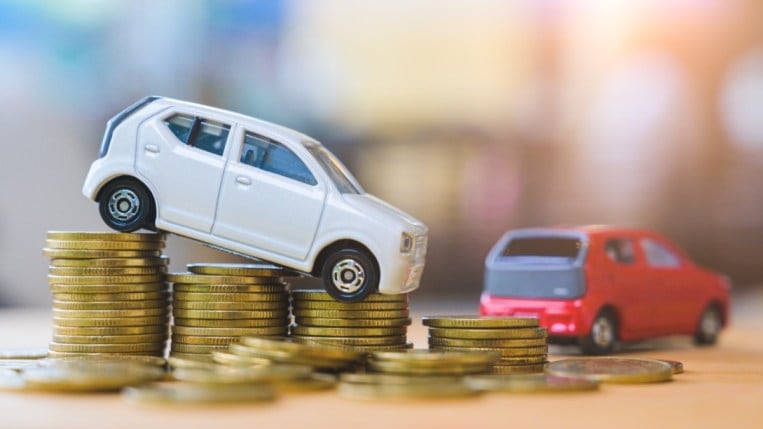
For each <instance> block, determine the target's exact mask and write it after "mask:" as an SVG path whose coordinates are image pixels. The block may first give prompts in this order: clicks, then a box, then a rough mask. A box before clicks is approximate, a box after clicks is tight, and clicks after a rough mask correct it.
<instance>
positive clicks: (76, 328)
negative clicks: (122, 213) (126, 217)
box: [43, 231, 169, 357]
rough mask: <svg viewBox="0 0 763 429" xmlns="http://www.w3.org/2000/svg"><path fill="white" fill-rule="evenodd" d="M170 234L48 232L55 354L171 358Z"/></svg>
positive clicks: (52, 350)
mask: <svg viewBox="0 0 763 429" xmlns="http://www.w3.org/2000/svg"><path fill="white" fill-rule="evenodd" d="M163 248H164V236H163V235H161V234H141V233H100V232H61V231H51V232H49V233H48V239H47V241H46V247H45V248H44V249H43V254H45V255H46V256H49V257H50V258H51V262H50V268H49V271H48V272H49V274H48V283H49V284H50V289H51V292H52V294H53V325H54V326H53V341H52V342H51V343H50V345H49V355H50V356H53V357H68V356H74V355H86V356H88V355H89V356H105V355H120V356H125V355H142V356H156V357H163V356H164V350H165V348H166V345H167V337H168V332H169V331H168V326H169V300H168V298H169V292H168V290H167V284H166V282H165V273H166V270H167V268H166V266H167V263H168V260H167V259H166V258H164V257H162V256H161V251H162V249H163Z"/></svg>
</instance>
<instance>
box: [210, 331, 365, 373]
mask: <svg viewBox="0 0 763 429" xmlns="http://www.w3.org/2000/svg"><path fill="white" fill-rule="evenodd" d="M230 353H231V354H232V355H234V356H238V357H239V358H243V359H238V360H235V359H232V358H231V357H230V356H228V355H226V354H224V353H216V354H215V355H214V357H215V360H216V361H217V362H220V363H229V362H236V361H237V362H251V363H255V362H256V361H257V360H264V361H266V362H267V364H281V365H302V366H307V367H311V368H313V369H315V370H326V371H332V372H333V371H341V370H351V369H354V368H355V367H358V366H359V365H360V364H361V363H363V361H364V359H365V353H362V352H358V351H354V350H350V349H346V348H338V347H330V346H321V345H311V344H300V343H295V342H291V341H284V340H272V339H267V338H252V337H244V338H241V342H240V343H239V344H231V346H230Z"/></svg>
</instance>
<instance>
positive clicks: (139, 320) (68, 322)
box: [53, 316, 169, 327]
mask: <svg viewBox="0 0 763 429" xmlns="http://www.w3.org/2000/svg"><path fill="white" fill-rule="evenodd" d="M168 322H169V318H167V317H165V316H151V317H119V318H110V319H73V318H63V317H54V318H53V323H54V324H56V325H57V326H70V327H110V326H147V325H162V326H166V325H167V323H168Z"/></svg>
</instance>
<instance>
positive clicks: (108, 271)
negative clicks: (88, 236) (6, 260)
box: [48, 266, 166, 277]
mask: <svg viewBox="0 0 763 429" xmlns="http://www.w3.org/2000/svg"><path fill="white" fill-rule="evenodd" d="M165 271H166V268H165V267H162V266H154V267H54V266H51V267H49V268H48V274H51V275H54V276H109V277H110V276H132V275H149V274H150V275H157V274H164V272H165Z"/></svg>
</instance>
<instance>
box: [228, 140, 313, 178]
mask: <svg viewBox="0 0 763 429" xmlns="http://www.w3.org/2000/svg"><path fill="white" fill-rule="evenodd" d="M240 161H241V163H242V164H247V165H251V166H252V167H256V168H259V169H261V170H265V171H268V172H271V173H275V174H278V175H281V176H284V177H288V178H289V179H292V180H297V181H300V182H302V183H306V184H308V185H315V184H317V183H318V182H317V181H316V180H315V176H313V173H311V172H310V170H309V169H308V168H307V166H306V165H305V163H303V162H302V160H301V159H299V157H297V155H295V154H294V152H292V151H291V150H289V149H288V148H287V147H286V146H284V145H282V144H281V143H278V142H276V141H273V140H270V139H268V138H265V137H262V136H258V135H256V134H253V133H245V134H244V143H243V146H242V148H241V159H240Z"/></svg>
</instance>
